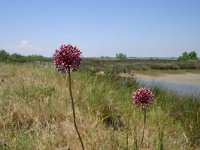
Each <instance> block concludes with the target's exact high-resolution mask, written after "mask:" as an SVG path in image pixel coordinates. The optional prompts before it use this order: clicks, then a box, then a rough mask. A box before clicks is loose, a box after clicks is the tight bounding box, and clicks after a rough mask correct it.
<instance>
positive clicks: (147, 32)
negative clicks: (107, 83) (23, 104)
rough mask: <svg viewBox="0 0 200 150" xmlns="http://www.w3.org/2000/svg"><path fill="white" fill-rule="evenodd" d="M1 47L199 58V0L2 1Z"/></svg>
mask: <svg viewBox="0 0 200 150" xmlns="http://www.w3.org/2000/svg"><path fill="white" fill-rule="evenodd" d="M0 6H1V9H0V49H5V50H6V51H8V52H9V53H21V54H23V55H30V54H41V55H44V56H52V55H53V53H54V50H55V49H56V48H58V47H59V46H60V45H61V44H72V45H75V46H77V47H78V48H79V49H80V50H81V51H82V52H83V56H84V57H93V56H95V57H98V56H115V54H116V53H119V52H122V53H124V54H126V55H127V56H132V57H177V56H179V55H181V54H182V52H184V51H192V50H195V51H196V52H197V53H198V56H199V57H200V1H199V0H0Z"/></svg>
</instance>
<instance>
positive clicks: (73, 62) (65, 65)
mask: <svg viewBox="0 0 200 150" xmlns="http://www.w3.org/2000/svg"><path fill="white" fill-rule="evenodd" d="M53 59H54V64H55V66H56V68H57V69H58V71H60V72H64V73H66V72H69V71H70V70H72V71H77V69H78V68H79V65H80V64H81V60H82V59H81V52H80V50H79V49H78V48H76V47H73V46H72V45H69V44H68V45H61V46H60V48H59V49H56V51H55V53H54V55H53Z"/></svg>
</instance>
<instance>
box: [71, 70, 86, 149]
mask: <svg viewBox="0 0 200 150" xmlns="http://www.w3.org/2000/svg"><path fill="white" fill-rule="evenodd" d="M68 81H69V93H70V98H71V104H72V112H73V122H74V127H75V129H76V132H77V134H78V137H79V141H80V143H81V147H82V149H83V150H84V149H85V148H84V144H83V141H82V138H81V135H80V133H79V131H78V128H77V125H76V113H75V108H74V100H73V95H72V86H71V73H70V69H69V70H68Z"/></svg>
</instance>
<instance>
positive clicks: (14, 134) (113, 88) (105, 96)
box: [0, 63, 200, 150]
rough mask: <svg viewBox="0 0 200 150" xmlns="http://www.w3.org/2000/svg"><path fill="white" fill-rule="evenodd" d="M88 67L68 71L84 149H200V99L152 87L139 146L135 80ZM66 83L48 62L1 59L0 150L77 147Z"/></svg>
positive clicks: (140, 122) (140, 120)
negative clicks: (100, 74)
mask: <svg viewBox="0 0 200 150" xmlns="http://www.w3.org/2000/svg"><path fill="white" fill-rule="evenodd" d="M97 64H98V63H97ZM193 65H194V64H193ZM88 66H89V67H93V69H94V68H95V66H93V65H88ZM88 66H86V65H85V64H83V67H82V68H81V69H80V71H79V72H76V73H73V74H72V78H73V85H72V86H73V94H74V100H75V106H76V113H77V122H78V128H79V130H80V132H81V135H82V138H83V141H84V144H85V147H86V149H87V150H127V149H138V146H139V148H140V149H148V150H155V149H157V150H162V149H166V150H185V149H187V150H190V149H191V150H193V149H200V126H199V125H200V98H199V97H177V96H176V95H175V94H173V93H168V92H167V91H164V90H162V89H159V88H157V87H153V86H152V90H153V92H154V94H155V102H154V104H153V106H152V107H150V108H149V109H148V113H147V126H146V130H145V138H144V143H145V144H144V146H143V147H142V148H141V147H140V139H141V133H142V126H143V114H142V111H141V109H140V108H137V107H135V106H134V105H133V103H132V93H133V91H135V90H136V89H137V88H138V87H139V86H138V84H137V83H135V82H134V80H133V79H129V78H120V77H117V76H113V75H110V76H98V75H96V74H94V73H93V72H92V71H90V70H88V69H86V68H87V67H88ZM99 66H100V67H101V65H99ZM107 66H109V65H107ZM195 66H196V64H195ZM102 67H103V66H102ZM198 67H199V66H197V68H195V69H197V70H198V69H199V68H198ZM95 69H96V68H95ZM100 70H101V68H99V70H97V71H100ZM67 85H68V81H67V76H66V75H65V74H60V73H58V72H57V71H56V70H55V69H54V68H53V67H52V66H51V65H38V64H37V65H36V64H5V63H1V64H0V149H5V150H7V149H11V150H29V149H30V150H32V149H33V150H64V149H66V150H67V149H69V150H78V149H81V147H80V144H79V141H78V137H77V135H76V132H75V130H74V127H73V121H72V111H71V107H70V106H71V104H70V99H69V91H68V88H67V87H68V86H67ZM66 99H67V101H68V102H69V103H68V104H67V105H66V103H65V100H66ZM127 143H128V144H127Z"/></svg>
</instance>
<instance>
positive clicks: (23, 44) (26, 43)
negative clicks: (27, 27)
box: [19, 40, 33, 49]
mask: <svg viewBox="0 0 200 150" xmlns="http://www.w3.org/2000/svg"><path fill="white" fill-rule="evenodd" d="M19 47H20V48H23V49H28V48H32V47H33V46H32V45H31V44H30V43H29V41H27V40H21V41H20V44H19Z"/></svg>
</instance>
